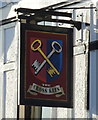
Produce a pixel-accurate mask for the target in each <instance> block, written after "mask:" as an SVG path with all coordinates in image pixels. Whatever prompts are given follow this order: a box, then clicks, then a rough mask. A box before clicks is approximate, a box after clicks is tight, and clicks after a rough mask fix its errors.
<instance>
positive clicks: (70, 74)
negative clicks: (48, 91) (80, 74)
mask: <svg viewBox="0 0 98 120" xmlns="http://www.w3.org/2000/svg"><path fill="white" fill-rule="evenodd" d="M26 30H34V31H42V32H50V33H61V34H67V35H68V44H67V48H68V52H67V57H68V61H67V64H68V67H67V83H68V84H67V90H68V93H67V94H68V98H67V101H56V100H47V99H46V100H45V99H41V100H40V99H30V98H29V99H27V98H26V97H25V81H24V79H25V69H26V68H25V67H26V66H25V50H26V49H25V46H26V44H25V43H26V42H25V40H26V39H25V32H26ZM20 104H21V105H32V106H47V107H66V108H72V107H73V29H72V28H60V27H53V26H52V27H51V26H42V25H31V24H27V23H26V24H25V23H21V30H20Z"/></svg>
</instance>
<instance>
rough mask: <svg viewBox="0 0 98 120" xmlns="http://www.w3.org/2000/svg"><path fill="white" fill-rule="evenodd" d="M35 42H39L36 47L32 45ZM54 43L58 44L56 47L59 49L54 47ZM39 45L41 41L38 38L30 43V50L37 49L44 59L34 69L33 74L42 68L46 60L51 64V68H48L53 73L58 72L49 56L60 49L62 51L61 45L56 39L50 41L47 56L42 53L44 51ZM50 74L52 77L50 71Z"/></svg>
mask: <svg viewBox="0 0 98 120" xmlns="http://www.w3.org/2000/svg"><path fill="white" fill-rule="evenodd" d="M36 44H39V45H38V46H37V47H36V48H35V47H34V46H35V45H36ZM55 45H58V48H59V49H56V48H55ZM41 46H42V43H41V41H40V40H38V39H37V40H35V41H34V42H33V43H32V44H31V50H33V51H38V52H39V53H40V54H41V55H42V57H43V58H44V61H43V62H42V64H41V65H40V66H39V67H38V68H37V69H36V71H35V74H38V72H39V71H40V70H41V69H42V67H43V66H44V65H45V63H46V62H47V63H48V64H49V65H50V66H51V68H50V70H51V71H53V73H56V74H58V75H59V74H60V73H59V72H58V70H57V69H56V68H55V67H54V65H53V64H52V63H51V61H50V60H49V58H50V57H51V56H52V55H53V54H54V53H55V52H56V53H60V52H61V51H62V47H61V45H60V44H59V43H58V42H56V41H53V42H52V51H51V52H50V53H49V55H48V56H46V55H45V54H44V52H43V51H42V50H41ZM50 76H51V77H52V74H51V73H50Z"/></svg>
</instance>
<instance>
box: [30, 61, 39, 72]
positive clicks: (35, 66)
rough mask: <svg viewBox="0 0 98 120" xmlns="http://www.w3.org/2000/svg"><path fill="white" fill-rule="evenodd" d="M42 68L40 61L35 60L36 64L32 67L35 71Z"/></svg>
mask: <svg viewBox="0 0 98 120" xmlns="http://www.w3.org/2000/svg"><path fill="white" fill-rule="evenodd" d="M39 66H40V62H39V61H38V60H35V61H34V63H33V64H32V67H33V68H34V70H37V69H38V68H39Z"/></svg>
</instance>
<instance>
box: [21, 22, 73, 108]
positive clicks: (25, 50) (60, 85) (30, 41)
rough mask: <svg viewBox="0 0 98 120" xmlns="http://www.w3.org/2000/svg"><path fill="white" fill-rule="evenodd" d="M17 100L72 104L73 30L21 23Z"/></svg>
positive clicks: (58, 105) (43, 103)
mask: <svg viewBox="0 0 98 120" xmlns="http://www.w3.org/2000/svg"><path fill="white" fill-rule="evenodd" d="M20 38H21V46H20V64H21V65H20V104H23V105H34V106H50V107H72V96H73V94H72V93H73V89H72V71H73V67H72V65H73V64H72V61H73V60H72V55H73V52H72V51H73V50H72V49H73V48H72V47H73V44H72V43H73V30H72V29H71V28H59V27H49V26H39V25H29V24H23V23H21V36H20Z"/></svg>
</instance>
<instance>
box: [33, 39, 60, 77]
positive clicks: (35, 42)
mask: <svg viewBox="0 0 98 120" xmlns="http://www.w3.org/2000/svg"><path fill="white" fill-rule="evenodd" d="M37 43H38V44H39V45H38V47H36V48H34V46H35V44H37ZM41 45H42V43H41V41H40V40H35V41H34V42H33V43H32V44H31V49H32V50H33V51H39V52H40V53H41V55H42V56H43V57H44V59H45V60H46V61H47V63H48V64H49V65H50V66H51V68H53V70H54V71H55V72H56V73H57V74H58V75H59V74H60V73H59V72H58V70H57V69H56V68H55V67H54V65H53V64H52V63H51V61H50V60H49V59H48V58H47V56H46V55H45V54H44V53H43V51H42V50H41Z"/></svg>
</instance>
